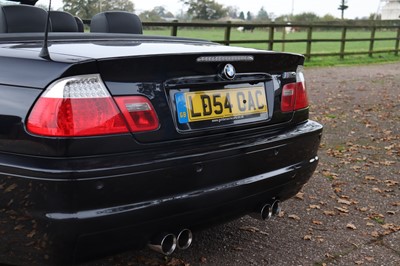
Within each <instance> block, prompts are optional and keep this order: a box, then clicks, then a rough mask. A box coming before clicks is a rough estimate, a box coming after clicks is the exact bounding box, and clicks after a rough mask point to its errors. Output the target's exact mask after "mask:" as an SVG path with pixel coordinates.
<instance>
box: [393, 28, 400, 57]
mask: <svg viewBox="0 0 400 266" xmlns="http://www.w3.org/2000/svg"><path fill="white" fill-rule="evenodd" d="M399 46H400V27H398V28H397V40H396V47H395V48H394V49H396V51H395V52H394V55H396V56H398V55H399Z"/></svg>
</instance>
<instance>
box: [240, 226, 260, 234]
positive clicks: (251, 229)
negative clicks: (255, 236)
mask: <svg viewBox="0 0 400 266" xmlns="http://www.w3.org/2000/svg"><path fill="white" fill-rule="evenodd" d="M239 229H240V230H242V231H247V232H252V233H255V232H258V231H260V229H258V228H257V227H254V226H242V227H240V228H239Z"/></svg>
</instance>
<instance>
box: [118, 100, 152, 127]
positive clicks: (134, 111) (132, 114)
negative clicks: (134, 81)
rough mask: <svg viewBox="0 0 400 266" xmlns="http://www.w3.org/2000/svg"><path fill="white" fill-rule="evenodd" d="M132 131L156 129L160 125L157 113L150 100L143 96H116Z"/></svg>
mask: <svg viewBox="0 0 400 266" xmlns="http://www.w3.org/2000/svg"><path fill="white" fill-rule="evenodd" d="M114 99H115V101H116V102H117V104H118V107H119V108H120V110H121V111H122V114H123V115H124V117H125V119H126V121H127V122H128V126H129V129H130V131H132V132H143V131H151V130H156V129H158V127H159V122H158V118H157V114H156V112H155V110H154V108H153V105H152V104H151V103H150V101H149V100H148V99H147V98H145V97H143V96H124V97H115V98H114Z"/></svg>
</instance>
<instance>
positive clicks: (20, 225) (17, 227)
mask: <svg viewBox="0 0 400 266" xmlns="http://www.w3.org/2000/svg"><path fill="white" fill-rule="evenodd" d="M24 227H25V226H23V225H22V224H19V225H17V226H15V227H14V230H15V231H19V230H21V229H22V228H24Z"/></svg>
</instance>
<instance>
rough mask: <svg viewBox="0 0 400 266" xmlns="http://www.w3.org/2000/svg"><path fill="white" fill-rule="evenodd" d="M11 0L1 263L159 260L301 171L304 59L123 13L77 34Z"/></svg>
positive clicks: (1, 60)
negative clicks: (157, 27)
mask: <svg viewBox="0 0 400 266" xmlns="http://www.w3.org/2000/svg"><path fill="white" fill-rule="evenodd" d="M22 2H23V4H18V3H15V4H14V5H1V6H0V239H1V241H0V262H3V263H8V264H22V265H35V264H37V265H43V264H45V263H48V264H60V263H71V262H76V261H82V260H86V259H89V258H93V257H95V256H98V255H105V254H110V253H112V252H116V251H119V250H123V249H129V248H132V247H135V248H142V247H144V246H146V245H148V246H150V247H151V248H153V249H155V250H157V251H159V252H161V253H164V254H166V255H169V254H171V253H172V252H173V251H174V249H175V248H180V249H185V248H187V247H189V246H190V243H191V241H192V230H198V229H201V228H204V227H208V226H211V225H213V224H216V223H221V222H226V221H229V220H231V219H235V218H238V217H240V216H243V215H246V214H253V216H255V217H258V218H260V219H263V220H266V219H268V218H270V217H271V216H272V215H274V214H277V213H278V212H279V210H280V202H282V201H284V200H287V199H288V198H290V197H292V196H294V195H295V194H296V193H297V192H298V191H299V190H300V189H301V188H302V186H303V185H304V184H305V183H306V182H307V180H308V179H309V178H310V177H311V175H312V173H313V172H314V170H315V168H316V166H317V163H318V157H317V150H318V145H319V142H320V138H321V134H322V126H321V125H320V124H318V123H317V122H314V121H311V120H309V119H308V114H309V111H308V105H309V104H308V98H307V90H306V87H305V81H304V75H303V68H302V66H303V63H304V58H303V56H301V55H297V54H289V53H277V52H272V51H260V50H254V49H245V48H238V47H229V46H223V45H219V44H215V43H212V42H209V41H203V40H195V39H183V38H173V37H157V36H145V35H143V34H142V25H141V22H140V20H139V19H138V17H137V16H136V15H134V14H132V13H126V12H103V13H100V14H97V15H96V16H94V17H93V18H92V20H91V32H90V33H89V32H86V33H85V32H82V31H83V25H82V23H81V20H80V19H79V18H75V17H73V16H72V15H70V14H69V13H65V12H60V11H51V12H50V14H48V12H47V11H45V10H43V9H40V8H38V7H35V6H32V5H28V4H34V3H35V2H36V1H35V0H32V1H29V0H26V1H22ZM46 25H47V26H46ZM46 28H47V29H48V31H49V32H48V41H45V36H46V33H45V29H46Z"/></svg>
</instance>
